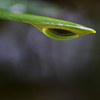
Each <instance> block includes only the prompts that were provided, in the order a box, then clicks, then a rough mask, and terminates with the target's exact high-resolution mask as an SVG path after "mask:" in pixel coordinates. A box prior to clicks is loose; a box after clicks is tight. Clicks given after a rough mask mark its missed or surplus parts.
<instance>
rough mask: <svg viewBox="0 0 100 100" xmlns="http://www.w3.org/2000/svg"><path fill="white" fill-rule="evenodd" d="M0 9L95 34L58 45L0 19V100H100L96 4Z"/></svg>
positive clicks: (21, 4)
mask: <svg viewBox="0 0 100 100" xmlns="http://www.w3.org/2000/svg"><path fill="white" fill-rule="evenodd" d="M0 8H3V9H6V10H9V11H11V12H14V13H28V14H36V15H42V16H48V17H54V18H59V19H63V20H67V21H72V22H76V23H79V24H82V25H86V26H87V27H91V28H93V29H95V30H96V31H97V33H96V34H88V35H84V36H82V37H78V38H76V39H72V40H66V41H59V40H53V39H51V38H49V37H47V36H45V35H44V34H43V33H42V32H40V31H39V30H38V29H37V28H36V27H34V26H32V25H30V24H27V23H22V22H17V21H8V20H1V19H0V100H100V0H45V1H43V0H0Z"/></svg>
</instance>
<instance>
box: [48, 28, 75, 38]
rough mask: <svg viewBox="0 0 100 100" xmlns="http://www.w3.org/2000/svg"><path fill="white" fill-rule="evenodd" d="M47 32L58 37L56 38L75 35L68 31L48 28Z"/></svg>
mask: <svg viewBox="0 0 100 100" xmlns="http://www.w3.org/2000/svg"><path fill="white" fill-rule="evenodd" d="M49 31H50V32H52V33H53V34H55V35H58V36H73V35H76V34H75V33H73V32H71V31H68V30H64V29H53V28H49Z"/></svg>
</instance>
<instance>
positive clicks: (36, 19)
mask: <svg viewBox="0 0 100 100" xmlns="http://www.w3.org/2000/svg"><path fill="white" fill-rule="evenodd" d="M0 18H1V19H7V20H15V21H21V22H26V23H30V24H32V25H34V26H35V27H37V28H38V29H39V30H40V31H42V32H43V33H44V34H45V35H47V36H48V37H50V38H53V39H57V40H68V39H73V38H76V37H79V36H82V35H86V34H89V33H96V31H95V30H93V29H91V28H88V27H86V26H83V25H80V24H77V23H73V22H69V21H64V20H60V19H55V18H49V17H44V16H37V15H29V14H16V13H11V12H7V11H3V10H0Z"/></svg>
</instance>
